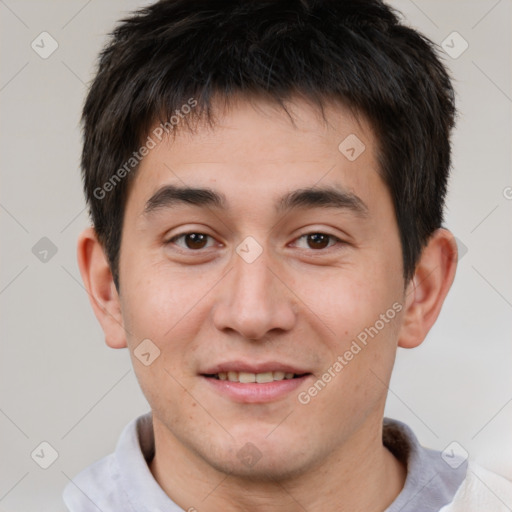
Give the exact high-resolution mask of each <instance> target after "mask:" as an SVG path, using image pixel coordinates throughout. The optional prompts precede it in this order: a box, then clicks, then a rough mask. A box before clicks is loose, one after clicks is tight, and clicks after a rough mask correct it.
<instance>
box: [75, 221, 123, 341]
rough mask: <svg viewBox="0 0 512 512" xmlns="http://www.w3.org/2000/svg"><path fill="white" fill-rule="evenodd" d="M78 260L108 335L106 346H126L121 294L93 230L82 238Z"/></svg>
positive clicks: (98, 316) (91, 299)
mask: <svg viewBox="0 0 512 512" xmlns="http://www.w3.org/2000/svg"><path fill="white" fill-rule="evenodd" d="M77 258H78V266H79V268H80V274H81V275H82V280H83V282H84V285H85V289H86V290H87V293H88V294H89V300H90V301H91V305H92V309H93V310H94V314H95V315H96V318H97V319H98V321H99V322H100V324H101V327H102V328H103V332H104V333H105V342H106V344H107V345H108V346H109V347H111V348H124V347H126V346H127V345H126V334H125V329H124V324H123V317H122V314H121V304H120V301H119V295H118V293H117V290H116V287H115V284H114V279H113V277H112V272H111V271H110V266H109V264H108V260H107V257H106V256H105V252H104V250H103V247H102V245H101V244H100V242H99V241H98V238H97V235H96V232H95V230H94V229H93V228H87V229H85V230H84V231H83V232H82V234H81V235H80V236H79V238H78V246H77Z"/></svg>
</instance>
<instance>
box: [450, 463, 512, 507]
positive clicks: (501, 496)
mask: <svg viewBox="0 0 512 512" xmlns="http://www.w3.org/2000/svg"><path fill="white" fill-rule="evenodd" d="M483 510H485V511H489V512H510V510H512V482H511V481H510V480H507V479H506V478H504V477H502V476H500V475H497V474H496V473H493V472H492V471H489V470H487V469H485V468H483V467H482V466H480V465H479V464H477V463H475V462H470V463H469V464H468V468H467V472H466V478H465V479H464V481H463V483H462V484H461V486H460V487H459V489H458V490H457V493H456V494H455V496H454V498H453V501H452V502H451V503H450V504H449V505H446V506H445V507H443V508H442V509H441V511H440V512H481V511H483Z"/></svg>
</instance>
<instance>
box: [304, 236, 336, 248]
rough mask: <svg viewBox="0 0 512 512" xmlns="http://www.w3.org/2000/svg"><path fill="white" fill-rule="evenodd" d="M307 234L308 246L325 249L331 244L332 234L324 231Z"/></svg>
mask: <svg viewBox="0 0 512 512" xmlns="http://www.w3.org/2000/svg"><path fill="white" fill-rule="evenodd" d="M306 236H307V241H308V246H309V247H310V248H311V249H325V248H326V247H327V246H328V245H329V239H330V238H331V236H330V235H326V234H324V233H312V234H310V235H306Z"/></svg>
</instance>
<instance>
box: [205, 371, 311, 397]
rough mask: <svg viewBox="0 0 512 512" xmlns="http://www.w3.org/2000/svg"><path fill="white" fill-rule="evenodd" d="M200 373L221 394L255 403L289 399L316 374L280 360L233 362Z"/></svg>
mask: <svg viewBox="0 0 512 512" xmlns="http://www.w3.org/2000/svg"><path fill="white" fill-rule="evenodd" d="M200 376H201V377H202V378H203V379H204V381H205V382H206V383H207V384H208V386H209V387H210V390H213V391H214V392H215V393H216V394H217V395H220V396H222V397H223V398H227V399H229V400H230V401H234V402H238V403H244V404H255V403H266V402H272V401H276V400H280V399H283V398H288V397H289V396H290V395H292V392H293V391H295V390H296V389H297V388H298V387H299V386H301V385H303V384H304V383H305V382H306V381H307V380H308V379H310V378H311V377H312V376H313V374H312V373H310V372H306V371H304V370H302V369H299V368H294V367H291V366H288V365H279V364H277V363H269V364H261V365H250V364H243V363H236V362H233V363H227V364H223V365H219V366H216V367H212V368H210V369H208V370H207V371H206V372H205V373H201V374H200Z"/></svg>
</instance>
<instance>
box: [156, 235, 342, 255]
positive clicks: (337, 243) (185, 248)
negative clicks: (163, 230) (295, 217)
mask: <svg viewBox="0 0 512 512" xmlns="http://www.w3.org/2000/svg"><path fill="white" fill-rule="evenodd" d="M187 235H205V236H207V237H208V238H212V239H213V237H212V236H210V235H208V234H206V233H201V232H200V231H187V232H186V233H181V234H179V235H176V236H173V237H172V238H171V239H169V240H168V241H166V242H165V245H170V244H175V245H177V244H176V240H179V239H181V238H184V237H186V236H187ZM310 235H324V236H327V237H329V239H330V240H333V241H334V243H333V244H331V245H328V246H327V247H325V248H322V249H306V250H311V251H313V252H323V251H326V250H327V249H330V248H332V247H334V246H336V245H345V242H344V241H343V240H341V239H340V238H338V237H336V236H334V235H331V234H329V233H324V232H322V231H310V232H308V233H304V234H303V235H301V236H299V237H298V238H296V239H295V240H301V239H302V238H306V237H308V236H310ZM178 247H179V248H180V249H181V250H183V251H186V252H201V251H202V250H203V249H205V248H204V247H202V248H201V249H190V248H188V247H180V246H179V245H178ZM207 248H208V247H206V249H207Z"/></svg>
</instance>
